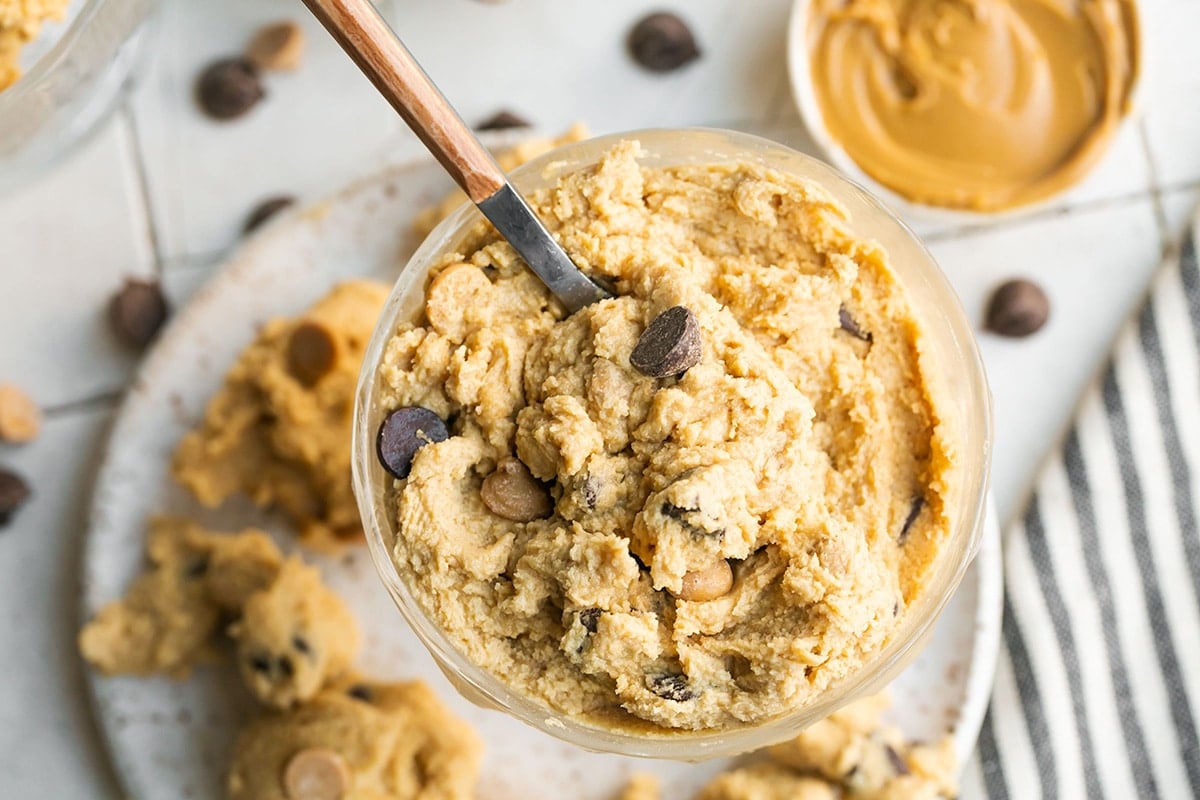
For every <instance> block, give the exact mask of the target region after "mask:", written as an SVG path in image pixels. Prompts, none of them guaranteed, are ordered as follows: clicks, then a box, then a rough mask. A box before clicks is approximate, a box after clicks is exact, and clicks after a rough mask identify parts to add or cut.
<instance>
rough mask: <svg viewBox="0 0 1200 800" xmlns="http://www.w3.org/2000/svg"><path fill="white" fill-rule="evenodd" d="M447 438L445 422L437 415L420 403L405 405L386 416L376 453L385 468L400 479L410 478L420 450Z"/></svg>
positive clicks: (376, 441) (377, 439)
mask: <svg viewBox="0 0 1200 800" xmlns="http://www.w3.org/2000/svg"><path fill="white" fill-rule="evenodd" d="M448 438H450V433H449V431H447V430H446V423H444V422H442V418H441V417H439V416H438V415H437V414H435V413H433V412H432V411H430V410H429V409H428V408H422V407H421V406H405V407H404V408H397V409H396V410H395V411H393V412H392V413H390V414H388V415H387V416H386V417H384V420H383V423H382V424H381V425H380V426H379V435H378V436H377V437H376V439H375V453H376V455H377V456H378V457H379V463H381V464H383V468H384V469H386V470H387V471H388V472H390V473H391V474H392V475H394V476H396V477H397V478H407V477H408V473H409V472H410V471H411V470H412V460H413V456H415V455H416V454H417V451H418V450H420V449H421V448H422V447H424V446H425V445H427V444H432V443H434V442H444V441H445V440H446V439H448Z"/></svg>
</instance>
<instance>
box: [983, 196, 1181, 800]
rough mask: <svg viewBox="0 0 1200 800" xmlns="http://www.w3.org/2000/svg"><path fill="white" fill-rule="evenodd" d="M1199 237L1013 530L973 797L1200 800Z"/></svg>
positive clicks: (1170, 262)
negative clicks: (1199, 723) (997, 654)
mask: <svg viewBox="0 0 1200 800" xmlns="http://www.w3.org/2000/svg"><path fill="white" fill-rule="evenodd" d="M1198 229H1200V219H1197V220H1195V221H1194V222H1193V224H1192V226H1191V228H1190V229H1189V231H1188V233H1187V235H1186V236H1185V238H1184V241H1183V243H1182V246H1181V247H1180V248H1179V250H1178V252H1177V253H1175V254H1174V255H1173V256H1172V257H1170V258H1168V259H1167V263H1166V264H1164V266H1163V267H1162V269H1161V270H1160V272H1159V274H1158V276H1157V277H1156V279H1155V282H1154V285H1153V288H1152V289H1151V293H1150V297H1149V299H1148V301H1147V303H1146V305H1145V307H1144V308H1143V309H1142V310H1141V311H1140V312H1139V313H1138V314H1136V315H1135V316H1134V318H1133V319H1132V320H1131V321H1130V322H1129V323H1128V324H1127V325H1126V327H1125V328H1124V329H1123V330H1122V332H1121V334H1120V336H1119V338H1118V340H1117V343H1116V349H1115V351H1114V353H1113V356H1112V360H1111V362H1110V363H1109V364H1108V366H1107V367H1105V369H1104V371H1103V372H1102V373H1101V375H1100V376H1099V379H1098V380H1097V382H1096V383H1095V384H1094V385H1093V386H1092V387H1091V388H1090V389H1089V390H1088V392H1087V393H1086V395H1085V396H1084V398H1083V402H1082V405H1081V406H1080V408H1079V411H1078V412H1077V418H1076V420H1075V423H1074V425H1073V426H1072V428H1071V429H1070V431H1069V432H1068V433H1067V436H1066V439H1065V440H1064V441H1063V443H1062V445H1061V448H1060V450H1059V451H1058V452H1056V453H1055V454H1054V455H1052V457H1051V458H1050V459H1049V460H1048V462H1047V463H1046V464H1045V465H1044V467H1043V469H1042V472H1041V474H1040V476H1039V479H1038V482H1037V485H1036V489H1035V491H1034V494H1033V496H1032V497H1031V499H1030V502H1029V507H1028V509H1027V510H1026V512H1025V515H1024V517H1023V518H1022V519H1021V520H1020V521H1019V522H1017V523H1016V524H1015V525H1013V526H1012V528H1011V529H1010V530H1009V531H1008V534H1007V537H1006V539H1005V569H1006V575H1005V583H1006V590H1005V598H1004V634H1003V642H1002V645H1001V654H1000V661H999V664H998V666H997V672H996V684H995V688H994V690H993V694H992V704H991V709H990V710H989V712H988V716H987V718H986V719H985V720H984V723H983V729H982V731H981V733H980V737H979V749H978V753H977V763H976V764H975V765H972V767H971V769H969V770H968V774H967V776H966V785H965V786H964V790H965V791H964V798H965V797H968V796H970V797H972V798H974V797H975V796H976V795H978V796H980V797H987V798H990V800H1007V799H1009V798H1011V799H1012V800H1038V799H1039V798H1042V799H1044V800H1076V799H1077V798H1078V799H1079V800H1101V799H1103V798H1112V799H1113V800H1132V799H1133V798H1163V799H1164V800H1179V799H1180V798H1194V797H1200V742H1198V733H1197V731H1198V729H1197V721H1198V720H1200V534H1198V532H1197V531H1198V528H1200V521H1198V512H1200V267H1198V266H1197V259H1196V241H1197V238H1200V234H1198V232H1197V231H1198ZM972 784H974V786H972Z"/></svg>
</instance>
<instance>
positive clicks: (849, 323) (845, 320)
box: [838, 306, 874, 342]
mask: <svg viewBox="0 0 1200 800" xmlns="http://www.w3.org/2000/svg"><path fill="white" fill-rule="evenodd" d="M838 321H839V322H840V323H841V326H842V330H844V331H845V332H846V333H848V334H850V335H851V336H853V337H854V338H855V339H861V340H862V341H864V342H870V341H872V339H873V338H874V337H872V336H871V334H869V333H867V332H866V331H864V330H863V329H862V328H861V327H859V325H858V320H856V319H855V318H854V316H853V315H852V314H851V313H850V311H849V309H847V308H846V307H845V306H842V307H841V308H839V309H838Z"/></svg>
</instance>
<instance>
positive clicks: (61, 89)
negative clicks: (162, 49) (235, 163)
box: [0, 0, 158, 194]
mask: <svg viewBox="0 0 1200 800" xmlns="http://www.w3.org/2000/svg"><path fill="white" fill-rule="evenodd" d="M157 5H158V3H157V0H73V2H72V3H71V5H70V6H69V7H68V13H69V15H70V16H69V17H68V20H67V21H66V22H65V23H53V24H47V25H46V27H45V29H44V30H43V32H42V34H43V35H42V36H41V37H39V39H37V40H35V41H33V42H31V43H30V44H29V46H28V47H26V49H25V51H24V53H23V54H22V59H21V61H22V64H23V65H24V66H25V67H26V71H25V74H24V75H23V76H22V77H21V79H20V80H18V81H17V82H16V83H15V84H13V85H12V86H10V87H9V88H8V89H6V90H4V91H2V92H0V194H3V193H5V192H8V191H12V190H13V189H15V188H16V187H18V186H19V185H21V184H22V183H24V182H26V181H27V180H29V179H30V178H32V177H33V176H35V175H37V174H39V173H40V172H42V171H43V170H45V168H46V167H47V166H49V165H50V164H52V163H54V162H55V161H57V160H58V159H59V158H61V157H62V156H63V155H65V154H66V153H67V152H69V151H70V150H71V149H72V148H73V147H74V146H75V145H76V144H77V143H78V142H79V141H81V140H82V139H83V138H84V137H86V136H87V135H88V134H89V133H91V132H92V131H93V130H95V129H96V127H97V126H98V125H99V124H100V123H101V122H102V121H103V120H105V119H106V118H107V117H108V115H109V113H110V112H111V111H112V110H113V108H114V107H115V106H116V104H117V100H118V98H119V96H120V92H121V88H122V87H123V86H124V85H125V81H126V79H127V78H128V77H129V75H130V73H131V72H132V71H133V68H134V65H135V63H136V62H137V57H138V52H139V46H140V44H141V39H142V38H144V37H143V36H142V35H141V33H142V32H143V31H144V23H145V21H146V19H147V18H148V17H149V16H150V13H151V11H152V10H153V9H154V8H155V7H156V6H157Z"/></svg>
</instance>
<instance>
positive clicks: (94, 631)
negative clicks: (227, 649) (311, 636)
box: [79, 518, 283, 677]
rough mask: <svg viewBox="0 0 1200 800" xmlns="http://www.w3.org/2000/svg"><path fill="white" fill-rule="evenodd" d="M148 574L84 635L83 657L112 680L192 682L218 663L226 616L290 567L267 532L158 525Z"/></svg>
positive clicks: (169, 522)
mask: <svg viewBox="0 0 1200 800" xmlns="http://www.w3.org/2000/svg"><path fill="white" fill-rule="evenodd" d="M146 556H147V562H148V564H147V569H146V571H145V572H144V573H143V574H142V575H141V576H140V577H138V578H137V579H136V580H135V581H134V582H133V585H132V586H130V588H129V591H128V592H127V593H126V595H125V596H124V597H123V598H121V599H120V600H117V601H114V602H112V603H109V604H108V605H107V606H105V607H104V608H103V609H101V610H100V613H98V614H97V615H96V618H95V619H93V620H92V621H91V622H89V623H88V624H87V625H86V626H84V628H83V631H82V632H81V633H80V634H79V650H80V652H81V653H82V654H83V657H84V659H86V660H87V661H88V662H89V663H90V664H92V666H94V667H95V668H96V669H98V670H100V671H101V672H103V673H105V674H107V675H116V674H132V675H150V674H154V673H163V674H167V675H171V676H173V677H184V676H186V675H187V674H188V672H190V671H191V669H192V667H193V666H194V665H195V664H196V663H197V662H199V661H202V660H205V659H207V658H210V657H212V656H213V655H214V654H215V650H214V648H213V643H212V640H213V636H214V634H215V633H216V631H217V630H218V628H219V626H220V623H221V620H222V617H223V615H225V614H230V615H232V614H236V613H239V612H240V611H241V607H242V606H243V605H244V604H245V603H246V601H247V600H248V598H249V597H250V596H251V595H252V594H254V593H255V592H257V591H259V590H260V589H263V588H265V587H266V586H267V585H269V584H270V583H272V582H273V581H274V580H275V576H276V573H277V572H278V571H279V568H280V565H281V564H282V562H283V557H282V556H281V555H280V553H279V549H278V548H277V547H276V546H275V544H274V543H273V542H272V541H271V538H270V537H269V536H267V534H265V533H263V532H262V531H256V530H247V531H245V532H243V533H240V534H237V535H234V534H222V533H210V532H208V531H205V530H203V529H201V528H200V527H199V526H198V525H196V524H194V523H192V522H188V521H186V520H181V519H171V518H160V519H155V520H153V521H152V522H151V524H150V534H149V539H148V542H147V546H146Z"/></svg>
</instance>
